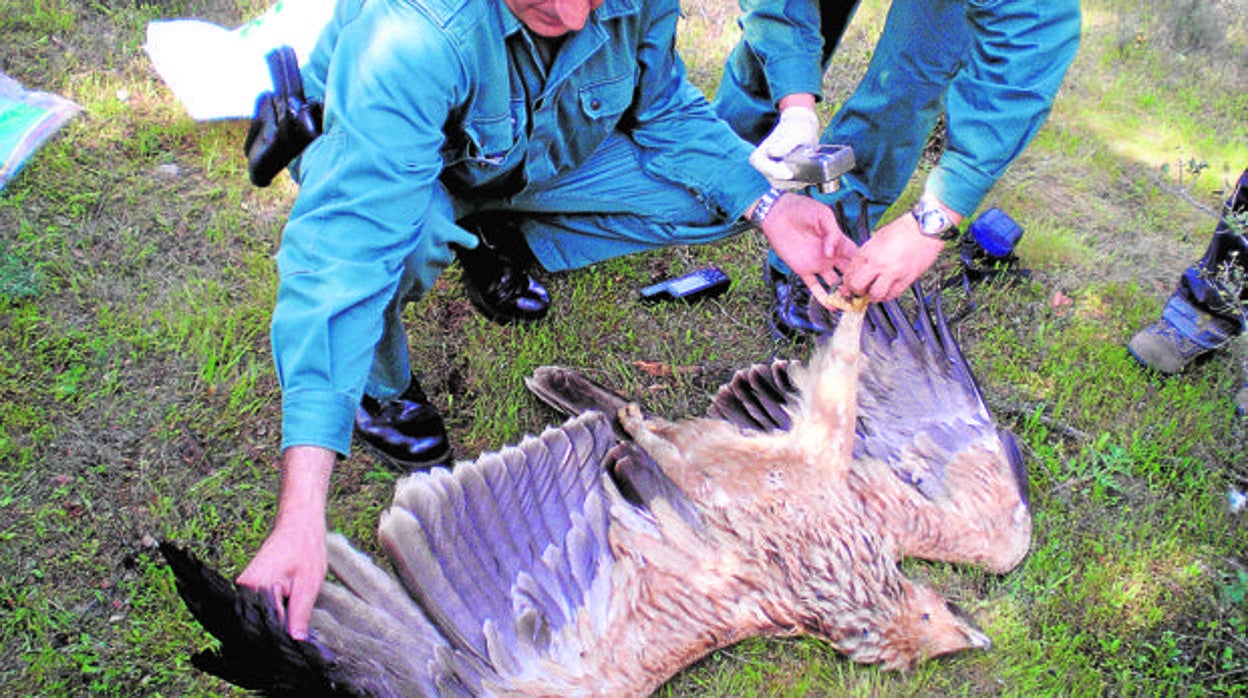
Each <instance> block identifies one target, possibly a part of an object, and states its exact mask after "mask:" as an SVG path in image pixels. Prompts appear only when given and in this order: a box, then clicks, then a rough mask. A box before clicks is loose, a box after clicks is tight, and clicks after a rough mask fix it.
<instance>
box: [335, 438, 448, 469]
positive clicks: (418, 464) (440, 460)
mask: <svg viewBox="0 0 1248 698" xmlns="http://www.w3.org/2000/svg"><path fill="white" fill-rule="evenodd" d="M354 437H355V438H354V441H355V443H357V444H359V445H360V448H361V449H362V450H364V451H366V452H368V454H369V455H371V456H372V457H373V458H374V459H375V460H377V461H379V462H380V463H381V464H382V465H384V466H386V468H387V469H389V470H392V471H394V472H396V473H399V474H402V475H406V474H408V473H415V472H420V471H422V470H429V469H431V468H437V467H443V468H450V467H452V466H453V465H454V463H455V450H454V449H452V448H450V447H449V446H448V447H447V449H446V452H445V453H442V454H440V455H438V456H436V457H434V458H430V459H428V460H423V461H408V460H403V459H401V458H396V457H394V456H392V455H390V454H389V453H386V452H385V451H383V450H381V449H380V448H378V447H376V446H374V445H373V444H371V443H369V442H368V441H367V440H366V439H364V438H362V437H361V436H360V435H359V434H358V433H357V434H355V435H354Z"/></svg>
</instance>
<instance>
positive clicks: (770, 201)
mask: <svg viewBox="0 0 1248 698" xmlns="http://www.w3.org/2000/svg"><path fill="white" fill-rule="evenodd" d="M783 194H784V191H783V190H781V189H777V188H776V187H772V188H770V189H768V190H767V193H765V194H763V195H762V196H760V197H759V199H758V204H757V205H756V206H754V212H753V213H752V214H750V222H751V223H753V224H754V227H756V228H762V227H763V221H765V220H767V214H769V213H771V207H772V206H775V205H776V202H777V201H779V200H780V196H781V195H783Z"/></svg>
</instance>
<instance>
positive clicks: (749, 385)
mask: <svg viewBox="0 0 1248 698" xmlns="http://www.w3.org/2000/svg"><path fill="white" fill-rule="evenodd" d="M790 367H791V365H790V362H788V361H785V360H778V361H773V362H772V363H770V364H755V365H753V366H750V367H749V368H746V369H742V370H740V371H737V372H736V373H735V374H734V375H733V377H732V379H731V380H730V381H729V382H728V383H726V384H725V385H724V386H722V387H721V388H720V389H719V391H718V392H717V393H716V395H715V398H714V400H713V401H712V402H711V406H710V408H709V409H708V410H707V414H708V415H709V416H711V417H714V418H716V419H722V420H724V421H726V422H731V423H733V424H736V425H737V426H739V427H743V428H745V429H753V430H756V431H777V430H778V431H788V430H789V428H790V427H791V426H792V425H793V419H792V417H791V415H790V414H789V408H790V406H792V405H793V404H794V401H795V400H796V398H797V394H798V392H799V388H798V387H797V385H796V384H795V383H794V379H793V375H792V374H791V373H790Z"/></svg>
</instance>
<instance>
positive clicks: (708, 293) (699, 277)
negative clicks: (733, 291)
mask: <svg viewBox="0 0 1248 698" xmlns="http://www.w3.org/2000/svg"><path fill="white" fill-rule="evenodd" d="M731 284H732V280H731V279H729V278H728V275H727V274H725V273H724V272H722V271H720V270H719V269H718V268H716V267H704V268H702V269H697V270H695V271H691V272H689V273H688V274H684V275H682V276H677V277H675V278H672V279H665V280H663V281H660V282H659V283H657V284H651V285H650V286H646V287H645V288H643V289H641V291H640V293H641V299H642V300H643V301H651V302H655V301H684V302H686V303H692V302H694V301H699V300H702V299H705V298H714V297H715V296H718V295H719V294H721V293H723V292H724V291H727V290H728V286H729V285H731Z"/></svg>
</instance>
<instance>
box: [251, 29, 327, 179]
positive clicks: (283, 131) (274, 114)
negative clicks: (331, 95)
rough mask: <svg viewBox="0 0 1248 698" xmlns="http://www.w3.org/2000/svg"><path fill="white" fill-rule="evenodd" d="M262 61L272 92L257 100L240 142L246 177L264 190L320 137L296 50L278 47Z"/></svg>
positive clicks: (315, 107)
mask: <svg viewBox="0 0 1248 698" xmlns="http://www.w3.org/2000/svg"><path fill="white" fill-rule="evenodd" d="M265 60H266V61H268V64H269V75H270V76H271V77H272V78H273V91H272V92H264V93H261V95H260V96H259V97H258V98H257V99H256V113H255V115H254V116H253V117H252V119H251V127H250V128H248V129H247V139H246V140H245V141H243V153H244V154H246V156H247V174H248V176H249V177H250V179H251V183H252V184H254V185H256V186H257V187H267V186H268V185H269V183H270V182H272V181H273V178H274V177H276V176H277V175H278V173H279V172H281V171H282V170H283V169H285V168H286V166H287V165H289V164H290V162H291V161H292V160H294V159H295V158H296V157H298V156H299V153H302V152H303V149H304V148H306V147H307V146H308V144H309V143H311V142H312V141H313V140H315V139H316V137H317V136H319V135H321V105H320V104H319V103H316V102H308V101H307V99H306V98H305V97H304V94H303V80H302V78H301V77H300V76H299V59H298V57H297V56H296V55H295V50H294V49H292V48H291V47H289V46H279V47H277V48H275V49H273V50H272V51H270V52H269V54H268V55H267V56H265Z"/></svg>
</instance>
